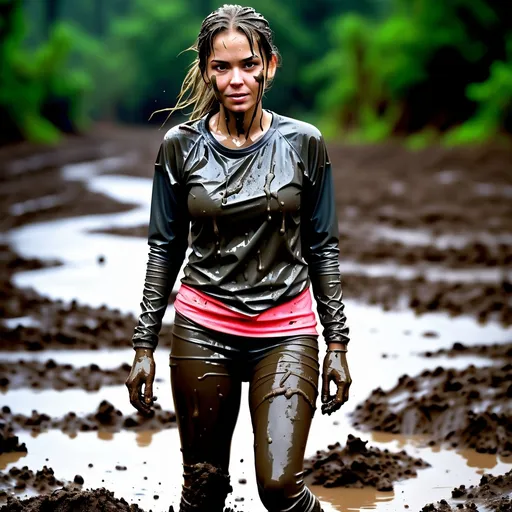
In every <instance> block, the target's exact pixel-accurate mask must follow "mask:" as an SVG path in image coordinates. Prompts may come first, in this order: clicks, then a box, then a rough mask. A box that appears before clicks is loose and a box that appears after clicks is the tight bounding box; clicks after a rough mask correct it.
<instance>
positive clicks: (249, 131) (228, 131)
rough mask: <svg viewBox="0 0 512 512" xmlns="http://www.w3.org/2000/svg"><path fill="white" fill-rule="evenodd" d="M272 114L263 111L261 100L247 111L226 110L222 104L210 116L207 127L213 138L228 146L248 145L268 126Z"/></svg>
mask: <svg viewBox="0 0 512 512" xmlns="http://www.w3.org/2000/svg"><path fill="white" fill-rule="evenodd" d="M271 122H272V116H271V114H269V113H268V112H266V111H264V110H263V109H262V107H261V102H260V103H258V105H256V106H255V107H254V108H252V109H250V110H248V111H247V112H241V113H235V112H231V111H228V110H227V109H225V108H224V106H223V105H221V106H220V110H219V112H217V113H216V114H214V115H213V116H212V117H211V118H210V123H209V128H210V131H211V133H212V134H213V135H214V136H215V138H216V139H217V140H218V141H219V142H221V143H222V144H224V145H225V146H229V147H235V148H237V147H243V146H249V145H250V144H252V143H254V142H255V141H256V140H258V139H259V138H260V137H261V136H262V135H263V134H264V133H265V132H266V131H267V130H268V129H269V127H270V124H271Z"/></svg>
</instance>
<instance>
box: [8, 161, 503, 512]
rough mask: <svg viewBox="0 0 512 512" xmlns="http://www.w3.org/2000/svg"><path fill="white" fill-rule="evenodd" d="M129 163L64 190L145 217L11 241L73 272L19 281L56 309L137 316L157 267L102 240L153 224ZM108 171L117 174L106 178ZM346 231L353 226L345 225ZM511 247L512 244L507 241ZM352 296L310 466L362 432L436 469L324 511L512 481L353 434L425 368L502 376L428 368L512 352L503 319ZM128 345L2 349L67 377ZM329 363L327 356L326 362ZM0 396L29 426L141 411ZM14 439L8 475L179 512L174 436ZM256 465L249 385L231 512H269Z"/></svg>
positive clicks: (455, 457) (47, 228) (88, 175)
mask: <svg viewBox="0 0 512 512" xmlns="http://www.w3.org/2000/svg"><path fill="white" fill-rule="evenodd" d="M127 165H128V164H127V160H126V157H125V158H124V159H123V158H119V159H117V160H112V159H110V160H107V161H105V160H100V161H97V162H93V163H90V164H87V163H85V164H84V163H80V164H71V165H66V166H63V167H62V168H61V171H60V172H61V177H62V179H63V180H64V182H68V183H73V182H75V183H76V182H78V183H80V184H81V185H82V186H83V187H84V188H86V189H87V190H89V191H91V192H93V193H95V194H100V195H104V196H108V197H110V198H112V199H114V200H115V201H118V202H120V203H123V204H129V205H133V207H132V208H131V209H129V208H125V211H123V212H121V213H119V212H117V213H116V212H114V213H112V212H110V211H107V212H106V213H101V214H94V213H95V212H94V211H91V212H90V213H91V214H90V215H81V216H79V217H72V218H67V217H65V216H63V217H62V218H58V219H57V220H49V221H46V222H40V223H35V222H33V221H31V222H30V223H26V224H24V225H21V226H20V227H17V228H14V229H11V230H10V231H8V232H7V233H6V235H5V236H4V237H3V242H4V243H8V244H9V245H10V246H11V248H12V250H13V251H15V252H16V253H18V254H19V255H21V256H23V257H25V258H38V259H42V260H48V259H50V260H55V259H58V260H60V261H61V262H62V263H63V264H62V265H61V266H57V267H51V268H43V269H38V270H31V271H22V272H18V273H16V274H14V276H13V281H14V283H15V285H17V286H19V287H32V288H34V289H35V290H36V291H37V292H38V293H40V294H41V295H44V296H47V297H49V298H50V299H51V300H54V301H55V300H59V299H60V300H63V301H65V302H70V301H72V300H77V301H78V302H79V303H80V304H86V305H89V306H93V307H99V306H102V305H106V306H107V307H108V308H110V309H118V310H120V312H121V313H131V314H133V315H137V314H138V303H139V301H140V296H141V291H142V283H143V278H144V271H145V261H146V256H147V246H146V241H145V240H144V239H143V238H137V237H130V236H121V235H116V234H110V233H105V232H103V231H105V230H107V229H109V228H114V229H118V230H122V229H124V228H131V227H136V226H140V225H141V224H144V223H145V222H147V219H148V209H149V200H150V191H151V181H150V179H149V178H146V177H140V176H127V175H115V173H116V171H117V170H122V169H123V167H125V166H127ZM105 172H109V173H111V174H109V175H105V174H104V173H105ZM112 173H114V174H112ZM59 200H60V199H59V198H58V194H57V195H56V196H55V197H54V198H53V199H52V198H51V197H50V198H49V199H48V198H47V199H46V200H45V201H46V202H45V201H43V203H44V204H43V203H41V202H39V203H37V202H34V201H32V202H27V201H26V200H25V201H20V202H18V203H15V204H16V205H17V206H15V207H14V208H12V209H11V210H12V212H11V213H12V214H13V215H22V214H26V213H27V212H29V211H37V210H38V209H40V208H43V209H44V208H45V207H48V208H51V207H53V205H54V204H55V202H58V201H59ZM52 201H53V202H52ZM50 203H51V204H50ZM33 220H36V219H33ZM365 226H366V228H367V231H368V232H370V231H371V233H372V234H373V236H374V237H375V239H380V240H388V241H397V240H398V241H399V242H400V244H402V246H405V247H407V246H411V247H413V246H414V247H417V246H421V245H422V243H423V242H421V241H420V242H418V240H420V239H422V238H421V237H422V236H423V237H424V236H427V235H425V230H424V229H421V228H420V227H416V226H414V228H413V229H409V228H408V227H407V226H405V227H403V226H390V225H389V223H388V224H386V225H384V224H380V223H379V222H378V219H373V218H371V216H369V217H368V219H367V222H366V224H365ZM477 228H478V229H480V228H481V226H477ZM344 229H348V228H347V227H346V226H345V228H344ZM461 232H462V231H461V230H456V231H454V232H453V233H452V234H453V239H454V240H455V239H457V240H458V242H457V244H459V245H460V236H461ZM485 233H486V235H485V236H486V237H487V238H488V239H489V240H490V242H489V245H492V244H495V243H498V244H499V243H501V241H500V240H501V239H499V238H498V237H500V236H502V235H506V236H510V233H501V234H500V233H491V234H490V233H488V232H485ZM436 236H438V237H439V236H443V237H445V238H447V239H449V238H450V233H449V232H447V231H445V232H443V233H441V234H439V233H437V234H436V233H433V232H431V233H430V235H428V236H427V242H428V241H429V240H430V242H432V240H434V239H435V238H436ZM422 240H423V239H422ZM489 240H488V241H489ZM505 242H506V243H508V241H507V240H505ZM462 243H464V242H462ZM457 244H455V243H454V244H453V245H457ZM441 245H442V244H441ZM342 252H343V250H342ZM100 257H101V258H100ZM342 268H345V270H346V271H347V273H350V274H354V273H359V274H361V275H364V276H367V277H368V276H369V277H370V278H371V277H372V276H374V277H382V276H389V275H392V276H394V278H396V279H397V280H404V281H407V280H408V279H411V278H413V277H414V276H415V275H416V272H419V273H420V274H421V275H422V276H424V278H425V279H426V280H432V281H436V282H446V283H454V282H455V283H458V282H463V283H473V282H474V283H475V285H477V284H478V286H485V285H486V284H496V283H497V282H500V280H503V279H509V280H510V277H511V276H510V274H511V269H510V267H509V266H505V267H503V268H501V267H500V268H498V267H496V266H494V267H493V266H492V265H491V266H490V268H482V266H478V265H476V266H469V267H467V266H466V267H465V268H464V269H461V268H457V269H455V268H451V267H450V266H449V265H446V262H443V261H441V262H435V263H434V264H430V263H428V264H424V265H422V266H421V268H419V269H418V267H417V266H416V267H415V266H414V265H410V264H409V265H408V264H403V262H396V261H394V262H393V261H391V262H390V261H387V260H386V261H377V262H371V263H368V262H362V261H357V258H354V259H351V260H349V261H347V260H346V261H344V263H343V264H342ZM347 295H348V296H347V298H346V313H347V317H348V319H349V323H350V328H351V339H352V341H351V344H350V352H349V364H350V370H351V374H352V379H353V384H352V387H351V393H350V400H349V402H348V403H347V404H346V405H345V406H344V407H343V409H342V410H341V411H339V412H338V413H336V414H334V415H333V416H330V417H328V416H322V415H321V414H320V411H319V410H318V411H317V414H316V415H315V418H314V421H313V426H312V430H311V435H310V438H309V442H308V445H307V450H306V457H310V456H312V455H314V454H315V452H316V451H317V450H325V449H326V448H327V445H329V444H334V443H335V442H340V443H342V444H343V443H344V442H345V440H346V438H347V435H348V434H353V435H355V436H358V437H360V438H361V439H363V440H368V441H369V442H368V446H373V447H378V448H382V449H385V448H387V449H389V450H390V451H400V450H405V451H406V452H407V453H408V454H409V455H412V456H414V457H418V458H421V459H423V460H424V461H426V462H427V463H429V464H430V467H429V468H426V469H419V470H418V471H417V477H415V478H410V479H407V480H403V481H400V482H397V483H395V484H394V489H393V491H390V492H379V491H376V490H375V488H371V487H365V488H362V489H356V488H325V487H320V486H313V487H312V489H313V491H314V493H315V494H316V495H317V496H318V497H319V498H320V499H321V501H322V505H323V508H324V511H325V512H329V511H334V510H336V511H343V512H348V511H358V510H377V511H398V510H406V509H409V510H420V509H421V508H422V507H423V506H424V505H425V504H426V503H431V502H435V501H438V500H441V499H443V498H445V499H446V498H449V497H450V493H451V490H452V489H453V488H454V487H458V486H459V485H460V484H465V485H466V486H468V485H474V484H477V483H478V481H479V480H480V477H481V475H482V474H483V473H492V474H494V475H498V474H503V473H505V472H507V471H509V470H510V469H511V468H512V457H508V456H506V457H503V456H501V455H499V454H489V453H477V452H476V451H474V450H471V449H468V448H460V449H448V448H447V447H446V446H438V445H434V446H428V445H426V438H424V437H423V438H422V437H420V436H403V435H400V434H390V433H386V432H377V431H367V430H364V429H362V430H358V429H357V428H354V427H353V426H352V419H351V413H352V412H353V411H354V410H355V408H356V406H357V405H358V404H359V403H361V402H363V401H364V400H366V399H367V398H368V397H369V396H370V395H371V393H372V391H373V390H374V389H375V388H378V387H380V388H382V389H384V390H389V389H391V388H393V386H395V384H396V383H397V381H398V379H399V377H400V376H401V375H403V374H405V373H406V374H408V375H411V376H416V375H419V374H420V373H421V372H423V371H424V370H426V369H428V370H434V369H435V368H437V367H439V366H443V367H444V368H453V369H456V370H462V369H464V368H466V367H468V365H470V364H472V365H475V366H476V367H477V368H478V367H483V366H488V365H491V364H493V362H492V361H491V360H490V359H489V358H487V357H482V356H475V355H461V356H458V357H456V358H453V357H448V356H447V355H443V354H441V355H437V356H436V355H435V354H434V356H432V357H425V356H424V355H423V353H425V352H431V353H434V352H436V351H437V350H438V349H443V348H446V349H447V348H450V347H451V346H452V345H453V344H454V342H463V343H464V344H465V345H466V346H473V345H477V344H478V345H480V344H491V343H505V342H510V340H511V339H512V330H511V329H510V327H509V326H508V325H507V324H504V323H503V322H499V321H498V320H494V319H493V318H490V319H487V321H486V322H485V323H481V322H479V321H478V317H477V316H475V315H474V314H473V315H469V314H461V315H459V316H456V317H453V316H451V315H449V314H448V312H446V311H436V312H430V313H426V314H423V315H421V316H417V315H416V314H415V312H414V311H413V309H410V308H408V307H402V308H399V309H391V310H386V309H389V308H383V307H382V304H380V303H378V302H377V303H375V304H368V303H367V302H365V301H364V299H363V298H361V297H356V296H354V297H351V296H350V294H347ZM402 305H403V304H402ZM405 305H407V302H406V303H405ZM172 317H173V309H172V307H169V309H168V312H167V314H166V317H165V321H166V322H167V323H170V322H172ZM36 323H37V322H36ZM3 324H4V326H6V327H8V328H14V327H15V326H16V325H26V326H30V325H33V324H34V319H33V318H32V317H31V316H23V315H21V316H20V317H18V318H16V319H12V318H11V319H4V321H3ZM129 343H130V340H129V339H127V340H126V346H127V348H125V349H123V348H121V349H111V348H100V349H99V350H89V349H84V350H81V349H78V348H76V347H73V349H70V350H66V349H55V350H54V349H50V350H44V351H38V352H27V351H23V350H6V348H8V347H6V346H5V345H4V344H3V342H2V347H1V348H2V352H1V353H0V360H1V361H2V362H16V361H19V360H20V359H23V360H25V361H41V362H46V361H48V360H49V359H52V360H53V361H54V362H55V363H56V364H57V365H59V364H70V365H72V366H74V367H82V366H87V365H90V364H97V365H98V366H99V367H100V368H101V369H111V368H117V367H119V366H120V365H121V364H122V363H131V361H132V357H133V352H132V350H131V349H130V348H128V347H129ZM100 345H101V344H100ZM322 355H323V354H322V352H321V354H320V357H322ZM156 361H157V378H158V379H159V381H158V382H157V383H156V385H155V394H156V395H157V396H158V402H159V404H160V405H161V406H162V408H163V409H165V410H172V409H173V403H172V396H171V390H170V385H169V367H168V349H167V348H166V347H160V348H159V349H158V350H157V352H156ZM43 378H44V376H43ZM0 392H1V393H2V400H1V405H2V406H8V407H9V408H10V409H11V410H12V412H13V413H17V414H25V415H28V416H30V414H31V413H32V411H33V410H37V411H38V412H40V413H46V414H48V415H49V416H51V417H60V416H64V415H65V414H67V413H69V412H70V411H73V412H75V413H76V414H77V415H85V414H88V413H91V412H93V411H95V410H96V409H97V408H98V405H99V404H100V402H101V401H103V400H108V401H109V402H110V403H111V404H113V405H114V406H115V407H116V408H117V409H119V410H120V411H121V412H122V413H123V414H131V413H132V412H133V410H132V408H131V406H130V404H129V401H128V396H127V392H126V390H125V388H124V386H123V385H111V386H102V387H101V388H100V389H99V390H98V391H89V392H88V391H84V390H82V389H74V388H73V389H71V388H70V389H66V390H55V389H40V390H35V389H33V388H28V389H27V388H19V389H8V388H7V389H3V391H0ZM395 398H396V397H395ZM16 435H18V437H19V439H20V442H22V443H25V444H26V446H27V448H28V453H26V454H25V453H8V454H3V455H0V470H2V471H4V472H6V471H8V470H9V469H10V468H12V467H13V466H17V467H21V466H28V467H29V468H30V469H32V470H34V471H35V470H37V469H41V468H42V467H43V466H44V465H46V466H51V467H52V468H53V470H54V472H55V475H56V476H57V477H58V478H60V479H64V480H66V481H73V479H74V477H75V475H81V476H82V477H83V479H84V488H97V487H106V488H107V489H109V490H111V491H114V492H115V495H116V496H117V497H123V498H125V499H126V500H127V501H128V502H129V503H136V504H138V505H139V506H141V507H142V508H144V509H145V510H150V509H151V510H153V511H154V512H157V511H165V512H167V511H168V510H169V506H170V505H173V506H174V507H175V509H177V508H178V507H177V505H178V496H179V494H180V486H181V457H180V449H179V436H178V431H177V429H176V428H168V429H164V430H155V431H139V432H130V431H126V430H122V431H121V432H106V431H101V430H100V431H94V432H78V433H72V434H65V433H63V432H61V431H60V430H57V429H54V430H49V431H46V432H41V433H30V432H28V431H26V430H19V431H17V432H16ZM253 461H254V459H253V455H252V429H251V425H250V417H249V411H248V406H247V387H244V395H243V397H242V408H241V411H240V415H239V420H238V424H237V427H236V430H235V435H234V439H233V446H232V461H231V466H230V472H231V483H232V486H233V493H232V494H231V495H230V496H229V497H228V501H227V505H229V506H231V507H233V508H235V510H244V511H246V512H247V511H249V512H263V511H264V509H263V507H262V505H261V504H260V502H259V498H258V495H257V489H256V485H255V481H254V469H253V464H254V462H253ZM32 494H33V493H32ZM18 495H19V496H20V497H23V496H25V495H29V496H30V495H31V492H30V491H25V490H23V491H19V492H18ZM0 504H1V502H0ZM480 510H482V509H480Z"/></svg>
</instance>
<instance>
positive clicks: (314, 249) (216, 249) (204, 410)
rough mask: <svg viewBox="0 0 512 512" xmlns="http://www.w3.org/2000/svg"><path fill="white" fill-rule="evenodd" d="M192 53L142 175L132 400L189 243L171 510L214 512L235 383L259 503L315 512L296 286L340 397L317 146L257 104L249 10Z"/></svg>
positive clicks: (264, 66)
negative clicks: (145, 218) (145, 237)
mask: <svg viewBox="0 0 512 512" xmlns="http://www.w3.org/2000/svg"><path fill="white" fill-rule="evenodd" d="M193 48H194V49H195V50H196V51H197V59H196V60H195V62H194V64H193V66H192V67H191V69H190V71H189V73H188V75H187V77H186V78H185V81H184V84H183V88H182V91H181V93H180V96H179V99H178V104H177V106H176V109H178V108H183V107H186V106H189V105H192V107H193V112H192V115H191V120H190V121H188V122H186V123H184V124H181V125H179V126H176V127H174V128H172V129H171V130H170V131H169V132H168V133H167V134H166V136H165V138H164V141H163V143H162V145H161V148H160V151H159V154H158V157H157V161H156V165H155V175H154V182H153V196H152V203H151V218H150V227H149V246H150V250H149V258H148V264H147V274H146V282H145V287H144V292H143V300H142V303H141V307H142V313H141V315H140V318H139V322H138V325H137V327H136V328H135V334H134V336H133V346H134V348H135V358H134V362H133V366H132V370H131V373H130V375H129V377H128V380H127V387H128V389H129V393H130V401H131V403H132V404H133V405H134V407H136V408H137V409H138V410H139V411H141V412H142V413H146V414H147V413H150V412H151V405H152V402H153V397H152V389H153V379H154V375H155V363H154V360H153V351H154V349H155V348H156V345H157V342H158V333H159V330H160V327H161V321H162V317H163V314H164V312H165V309H166V306H167V301H168V298H169V294H170V292H171V290H172V288H173V286H174V282H175V280H176V277H177V275H178V272H179V269H180V267H181V265H182V262H183V260H184V257H185V251H186V249H187V246H188V239H189V235H190V238H191V249H192V251H191V253H190V256H189V259H188V261H187V264H186V266H185V270H184V274H185V275H184V278H183V279H182V280H181V283H182V284H181V288H180V290H179V293H178V295H177V297H176V300H175V309H176V317H175V322H174V327H173V340H172V348H171V354H170V366H171V385H172V391H173V397H174V404H175V409H176V416H177V422H178V427H179V431H180V438H181V446H182V454H183V467H184V485H183V493H182V498H181V504H180V511H181V512H186V511H189V510H208V511H211V512H217V511H222V509H223V506H224V501H225V498H226V495H227V493H228V492H229V491H230V486H229V476H228V466H229V455H230V445H231V438H232V434H233V429H234V427H235V423H236V419H237V414H238V410H239V405H240V390H241V383H242V381H248V382H249V386H250V388H249V404H250V411H251V417H252V425H253V430H254V451H255V462H256V477H257V483H258V489H259V493H260V497H261V500H262V502H263V504H264V506H265V507H266V509H267V510H269V511H276V512H277V511H288V512H311V511H320V510H321V509H320V504H319V502H318V500H317V499H316V498H315V497H314V496H313V494H312V493H311V492H310V490H309V489H308V488H307V487H306V486H305V485H304V481H303V479H302V464H303V457H304V449H305V446H306V440H307V437H308V433H309V428H310V425H311V420H312V418H313V414H314V411H315V402H316V398H317V394H318V391H317V383H318V375H319V364H318V343H317V338H318V336H317V331H316V320H315V316H314V313H313V310H312V303H311V295H310V291H309V284H310V283H311V285H312V291H313V294H314V296H315V299H316V302H317V310H318V314H319V318H320V321H321V323H322V325H323V328H324V331H323V334H324V338H325V341H326V342H327V355H326V356H325V359H324V363H323V387H322V402H323V405H322V412H323V413H324V414H331V413H332V412H334V411H335V410H337V409H338V408H339V407H341V405H342V404H343V403H344V402H345V401H346V400H347V399H348V390H349V386H350V383H351V379H350V375H349V371H348V366H347V361H346V351H347V342H348V328H347V327H346V326H345V315H344V313H343V304H342V300H341V299H342V290H341V284H340V275H339V266H338V254H339V251H338V233H337V218H336V212H335V206H334V195H333V186H332V173H331V167H330V163H329V160H328V157H327V153H326V149H325V145H324V141H323V139H322V136H321V134H320V132H319V131H318V130H317V129H316V128H315V127H313V126H311V125H309V124H307V123H303V122H300V121H297V120H294V119H290V118H286V117H283V116H280V115H278V114H276V113H273V112H270V111H268V110H264V109H263V108H262V97H263V93H264V91H265V90H266V88H268V86H269V85H270V83H271V82H272V79H273V78H274V75H275V73H276V68H277V66H278V53H277V50H276V48H275V47H274V45H273V43H272V33H271V30H270V28H269V26H268V22H267V21H266V20H265V18H263V16H261V15H260V14H258V13H256V12H255V11H254V9H252V8H249V7H240V6H237V5H224V6H223V7H221V8H219V9H218V10H216V11H214V12H213V13H211V14H210V15H209V16H208V17H207V18H206V19H205V20H204V21H203V24H202V26H201V31H200V33H199V36H198V39H197V42H196V45H195V46H194V47H193ZM173 110H174V109H173ZM330 381H334V383H335V385H336V387H337V391H336V393H335V394H334V395H333V396H331V395H330V392H329V383H330ZM143 388H144V389H143ZM198 489H200V490H201V492H199V491H198Z"/></svg>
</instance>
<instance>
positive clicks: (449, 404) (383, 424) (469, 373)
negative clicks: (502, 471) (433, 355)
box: [352, 363, 512, 457]
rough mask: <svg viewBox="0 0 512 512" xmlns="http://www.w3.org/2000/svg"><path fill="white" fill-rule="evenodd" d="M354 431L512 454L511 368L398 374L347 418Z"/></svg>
mask: <svg viewBox="0 0 512 512" xmlns="http://www.w3.org/2000/svg"><path fill="white" fill-rule="evenodd" d="M352 421H353V425H354V426H357V427H358V428H365V429H366V428H368V429H372V430H378V431H384V432H392V433H394V434H405V435H415V434H421V435H424V436H427V438H428V440H429V444H430V445H434V444H447V445H449V446H450V447H453V448H459V447H460V448H472V449H475V450H476V451H477V452H480V453H498V454H500V455H501V456H503V457H507V456H510V455H511V454H512V364H510V363H507V364H504V365H502V366H493V367H485V368H476V367H475V366H473V365H470V366H469V367H468V368H466V369H464V370H452V369H445V368H443V367H441V366H439V367H437V368H436V369H435V370H433V371H430V370H425V371H424V372H422V373H421V374H420V375H418V376H416V377H410V376H408V375H403V376H402V377H400V379H399V381H398V383H397V384H396V385H395V387H394V388H393V389H391V390H389V391H383V390H382V389H381V388H377V389H375V390H373V391H372V393H371V394H370V396H369V397H368V398H367V399H366V400H365V401H364V402H363V403H362V404H359V405H358V406H357V407H356V409H355V411H354V413H353V414H352Z"/></svg>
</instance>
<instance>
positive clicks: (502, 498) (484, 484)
mask: <svg viewBox="0 0 512 512" xmlns="http://www.w3.org/2000/svg"><path fill="white" fill-rule="evenodd" d="M479 506H483V507H485V510H491V511H494V512H509V511H510V510H512V471H509V472H508V473H506V474H505V475H499V476H493V475H491V474H484V475H483V476H482V478H481V480H480V482H479V484H478V485H471V486H469V487H466V486H465V485H461V486H459V487H457V488H455V489H453V491H452V495H451V499H450V500H449V502H448V501H447V500H442V501H440V502H438V503H436V504H433V503H430V504H428V505H425V506H424V507H423V508H422V509H421V512H456V511H459V510H472V511H477V510H479V508H478V507H479Z"/></svg>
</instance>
